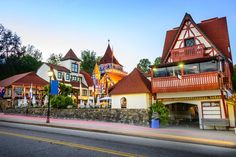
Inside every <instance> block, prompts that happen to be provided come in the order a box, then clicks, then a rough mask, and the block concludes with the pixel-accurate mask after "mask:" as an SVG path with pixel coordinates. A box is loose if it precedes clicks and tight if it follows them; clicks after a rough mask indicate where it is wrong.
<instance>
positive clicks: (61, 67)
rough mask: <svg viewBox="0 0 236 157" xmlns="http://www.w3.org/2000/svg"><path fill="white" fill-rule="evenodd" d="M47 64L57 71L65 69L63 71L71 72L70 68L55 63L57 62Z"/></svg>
mask: <svg viewBox="0 0 236 157" xmlns="http://www.w3.org/2000/svg"><path fill="white" fill-rule="evenodd" d="M45 64H47V65H48V66H49V67H51V68H52V69H56V70H57V71H63V72H67V73H69V72H70V70H69V69H67V68H66V67H63V66H60V65H55V64H51V63H45Z"/></svg>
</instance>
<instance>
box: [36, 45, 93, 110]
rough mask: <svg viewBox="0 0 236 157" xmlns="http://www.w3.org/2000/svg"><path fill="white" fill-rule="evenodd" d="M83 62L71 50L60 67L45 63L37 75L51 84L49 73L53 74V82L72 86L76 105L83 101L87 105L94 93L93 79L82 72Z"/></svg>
mask: <svg viewBox="0 0 236 157" xmlns="http://www.w3.org/2000/svg"><path fill="white" fill-rule="evenodd" d="M80 64H81V60H80V59H79V58H78V57H77V56H76V55H75V53H74V52H73V50H72V49H70V50H69V51H68V52H67V53H66V55H65V56H64V57H63V58H62V60H61V62H60V63H59V64H58V65H54V64H50V63H43V64H42V66H41V67H40V68H39V69H38V70H37V75H39V76H40V77H41V78H43V79H44V80H46V81H48V82H49V77H48V74H47V73H48V71H49V70H51V71H52V72H53V76H52V80H58V81H59V82H60V83H63V84H65V85H68V86H71V87H72V90H73V93H74V94H73V95H72V98H73V99H74V101H75V103H77V104H78V106H79V104H80V103H81V101H84V102H85V103H87V101H89V99H91V96H92V93H93V84H92V83H91V82H92V78H91V77H90V75H89V74H88V73H86V72H85V71H81V70H80Z"/></svg>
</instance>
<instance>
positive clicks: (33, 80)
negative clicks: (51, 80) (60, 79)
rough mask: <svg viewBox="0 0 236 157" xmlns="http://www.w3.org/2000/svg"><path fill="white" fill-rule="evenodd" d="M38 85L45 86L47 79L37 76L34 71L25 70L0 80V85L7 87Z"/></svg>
mask: <svg viewBox="0 0 236 157" xmlns="http://www.w3.org/2000/svg"><path fill="white" fill-rule="evenodd" d="M31 84H32V85H38V86H45V85H47V84H48V82H47V81H45V80H44V79H42V78H41V77H39V76H38V75H37V74H36V73H35V72H27V73H23V74H18V75H14V76H11V77H8V78H6V79H4V80H2V81H1V82H0V87H8V86H11V85H26V86H29V85H31Z"/></svg>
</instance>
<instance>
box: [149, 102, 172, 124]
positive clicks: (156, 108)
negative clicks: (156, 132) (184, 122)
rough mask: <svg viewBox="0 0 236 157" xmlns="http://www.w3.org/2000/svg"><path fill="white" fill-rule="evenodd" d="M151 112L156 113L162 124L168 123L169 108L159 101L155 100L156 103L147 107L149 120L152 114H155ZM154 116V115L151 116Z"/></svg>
mask: <svg viewBox="0 0 236 157" xmlns="http://www.w3.org/2000/svg"><path fill="white" fill-rule="evenodd" d="M153 113H158V115H159V119H160V123H161V124H162V125H167V124H168V123H169V110H168V108H167V107H165V105H164V104H163V103H162V102H161V101H156V103H154V104H152V105H151V107H150V108H149V120H150V121H151V119H152V116H153V115H155V114H153ZM153 118H155V117H153Z"/></svg>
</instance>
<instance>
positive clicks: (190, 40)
mask: <svg viewBox="0 0 236 157" xmlns="http://www.w3.org/2000/svg"><path fill="white" fill-rule="evenodd" d="M184 45H185V47H190V46H194V45H195V41H194V38H188V39H185V40H184Z"/></svg>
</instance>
